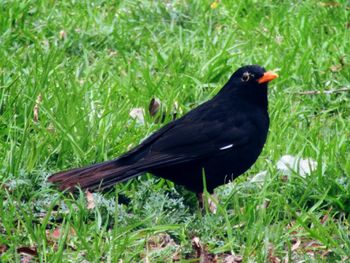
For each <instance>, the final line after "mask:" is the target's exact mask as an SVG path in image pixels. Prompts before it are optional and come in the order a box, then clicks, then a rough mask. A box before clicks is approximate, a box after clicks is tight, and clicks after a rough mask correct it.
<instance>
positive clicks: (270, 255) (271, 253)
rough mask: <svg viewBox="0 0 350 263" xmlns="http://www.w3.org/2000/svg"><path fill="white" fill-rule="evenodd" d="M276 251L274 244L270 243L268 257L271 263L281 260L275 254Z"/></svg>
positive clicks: (277, 262)
mask: <svg viewBox="0 0 350 263" xmlns="http://www.w3.org/2000/svg"><path fill="white" fill-rule="evenodd" d="M274 252H275V249H274V247H273V246H272V244H270V246H269V250H268V256H267V257H268V259H269V262H271V263H280V262H281V260H280V259H279V258H278V257H276V256H275V255H274Z"/></svg>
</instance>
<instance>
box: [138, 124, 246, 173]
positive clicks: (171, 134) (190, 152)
mask: <svg viewBox="0 0 350 263" xmlns="http://www.w3.org/2000/svg"><path fill="white" fill-rule="evenodd" d="M247 125H248V124H247V123H245V124H244V126H247ZM248 130H250V129H249V128H248V127H237V126H229V127H227V122H220V121H211V122H198V123H189V122H186V121H182V122H179V123H177V125H175V126H173V127H172V128H171V129H169V130H168V131H166V132H164V133H163V134H161V135H160V136H159V137H157V139H156V140H154V141H153V142H152V144H151V145H149V148H148V149H147V154H145V155H144V157H143V158H142V159H140V160H139V162H138V164H137V166H140V167H142V168H145V169H151V168H154V167H161V166H169V165H174V164H178V163H184V162H190V161H194V160H198V159H203V158H206V157H208V156H210V155H213V154H217V153H219V152H220V151H227V150H234V149H238V148H239V147H242V145H244V144H247V143H248V142H249V140H250V135H249V132H247V131H248Z"/></svg>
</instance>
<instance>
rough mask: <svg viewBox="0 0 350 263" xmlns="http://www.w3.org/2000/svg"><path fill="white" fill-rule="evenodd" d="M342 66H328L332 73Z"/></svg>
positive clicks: (339, 69)
mask: <svg viewBox="0 0 350 263" xmlns="http://www.w3.org/2000/svg"><path fill="white" fill-rule="evenodd" d="M342 68H343V67H342V65H332V66H330V67H329V69H330V71H332V72H334V73H335V72H339V71H341V70H342Z"/></svg>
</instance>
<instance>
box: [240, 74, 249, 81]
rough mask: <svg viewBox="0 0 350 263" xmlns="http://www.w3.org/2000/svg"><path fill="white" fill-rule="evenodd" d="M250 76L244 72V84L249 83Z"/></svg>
mask: <svg viewBox="0 0 350 263" xmlns="http://www.w3.org/2000/svg"><path fill="white" fill-rule="evenodd" d="M250 77H251V76H250V74H249V72H244V73H243V75H242V78H241V80H242V81H244V82H247V81H248V80H249V79H250Z"/></svg>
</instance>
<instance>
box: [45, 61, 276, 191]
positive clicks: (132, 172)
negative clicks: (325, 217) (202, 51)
mask: <svg viewBox="0 0 350 263" xmlns="http://www.w3.org/2000/svg"><path fill="white" fill-rule="evenodd" d="M276 77H278V75H277V74H275V73H273V72H266V71H265V69H264V68H262V67H260V66H257V65H250V66H244V67H241V68H240V69H238V70H237V71H236V72H235V73H234V74H233V75H232V76H231V78H230V79H229V81H228V82H227V83H226V84H225V86H224V87H223V88H222V89H221V90H220V92H219V93H218V94H217V95H216V96H215V97H214V98H212V99H211V100H209V101H207V102H205V103H203V104H201V105H200V106H198V107H197V108H195V109H193V110H191V111H190V112H188V113H187V114H186V115H184V116H183V117H181V118H180V119H177V120H175V121H172V122H170V123H168V124H167V125H165V126H164V127H162V128H161V129H160V130H158V131H157V132H155V133H154V134H152V135H151V136H150V137H148V138H147V139H146V140H145V141H143V142H142V143H141V144H140V145H138V146H136V147H135V148H134V149H132V150H130V151H129V152H126V153H124V154H123V155H121V156H120V157H119V158H117V159H114V160H111V161H107V162H103V163H98V164H94V165H91V166H89V167H85V168H77V169H73V170H69V171H64V172H59V173H56V174H54V175H51V176H50V177H49V179H48V180H49V181H50V182H53V183H56V184H58V185H59V187H60V189H62V190H65V189H70V190H73V189H74V188H75V186H80V187H81V188H82V189H89V190H94V189H103V188H106V187H109V186H112V185H113V184H115V183H117V182H122V181H125V180H128V179H130V178H133V177H136V176H138V175H141V174H143V173H146V172H149V173H152V174H154V175H156V176H158V177H162V178H166V179H169V180H171V181H173V182H174V183H176V184H180V185H183V186H185V187H186V188H187V189H189V190H191V191H193V192H196V193H201V192H203V173H204V174H205V179H206V187H207V190H208V192H209V193H212V192H213V190H214V188H216V187H217V186H219V185H222V184H224V183H226V182H228V181H229V180H233V179H234V178H236V177H238V176H239V175H241V174H242V173H244V172H245V171H246V170H248V169H249V168H250V167H251V166H252V165H253V164H254V162H255V161H256V159H257V158H258V156H259V154H260V153H261V151H262V148H263V146H264V144H265V141H266V137H267V133H268V129H269V115H268V99H267V83H268V82H269V81H271V80H273V79H275V78H276Z"/></svg>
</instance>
